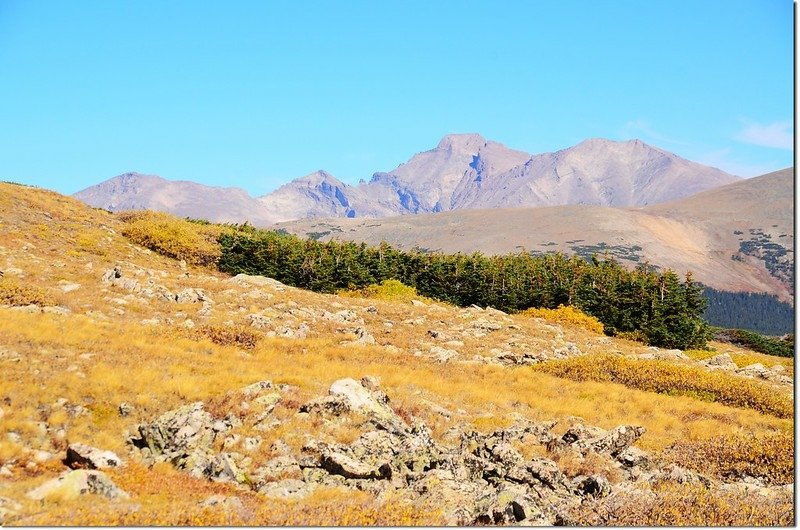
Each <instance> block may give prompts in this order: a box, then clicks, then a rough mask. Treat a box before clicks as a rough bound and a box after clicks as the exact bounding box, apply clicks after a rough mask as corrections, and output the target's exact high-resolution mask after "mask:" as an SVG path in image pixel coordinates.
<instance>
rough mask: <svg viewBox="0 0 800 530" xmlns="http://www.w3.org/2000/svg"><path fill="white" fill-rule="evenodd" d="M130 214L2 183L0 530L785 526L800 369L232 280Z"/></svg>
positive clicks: (194, 241) (589, 332)
mask: <svg viewBox="0 0 800 530" xmlns="http://www.w3.org/2000/svg"><path fill="white" fill-rule="evenodd" d="M137 219H138V220H140V221H141V219H142V218H141V217H137V216H135V215H134V216H131V215H115V214H110V213H108V212H106V211H103V210H95V209H91V208H89V207H87V206H85V205H83V204H81V203H80V202H78V201H77V200H74V199H71V198H68V197H64V196H61V195H58V194H55V193H52V192H48V191H45V190H39V189H34V188H29V187H25V186H18V185H13V184H0V270H1V271H2V272H3V275H2V278H0V317H1V318H0V369H1V370H2V373H3V377H2V378H1V379H0V400H2V403H0V407H1V408H0V417H1V418H2V425H3V430H2V433H0V476H2V481H0V519H1V520H2V524H4V525H8V526H13V525H25V526H30V525H65V524H71V525H441V524H546V525H553V524H568V525H619V524H625V525H637V526H643V525H740V526H748V525H790V524H792V523H793V521H794V507H793V503H792V491H793V475H794V449H793V434H792V433H793V427H794V420H793V376H794V373H793V362H792V359H789V358H783V357H773V356H770V355H765V354H762V353H757V352H755V351H752V350H748V349H745V348H742V347H740V346H735V345H733V344H731V343H721V342H715V341H711V342H709V347H710V349H708V350H677V349H662V348H659V347H654V346H648V345H646V344H644V343H641V342H636V341H631V340H626V339H622V338H619V337H609V336H606V335H604V334H603V333H602V331H603V330H602V328H603V325H602V323H600V322H599V321H598V320H597V319H596V318H594V317H592V316H590V315H587V314H585V313H584V312H582V311H580V310H578V309H576V308H574V307H570V306H562V307H560V308H559V307H555V308H550V309H532V310H529V311H524V312H521V313H517V314H509V313H505V312H503V311H500V310H498V309H494V308H491V307H479V306H468V307H457V306H454V305H450V304H447V303H442V302H438V301H435V300H432V299H430V298H425V297H424V296H421V295H419V294H418V293H416V292H415V290H414V289H413V288H412V287H409V286H405V285H402V284H400V283H399V282H396V281H392V280H387V281H384V282H382V283H381V284H375V285H368V286H366V287H364V288H362V289H358V290H355V291H348V290H345V291H340V292H339V293H335V294H322V293H315V292H311V291H306V290H302V289H299V288H294V287H290V286H287V285H285V284H283V283H281V282H279V281H277V280H275V279H273V278H269V277H265V276H259V275H248V274H237V275H235V276H231V275H230V274H226V273H222V272H220V271H219V270H218V269H217V268H216V266H215V263H217V262H218V261H219V259H220V256H221V254H220V245H219V243H218V241H217V239H218V238H219V228H218V227H214V226H212V225H204V224H200V223H192V222H188V221H184V220H180V219H177V218H162V219H161V220H159V222H158V223H152V222H151V223H147V224H142V223H139V224H137ZM137 241H138V243H137ZM142 243H144V244H147V245H148V246H150V247H153V248H159V249H161V252H163V254H162V253H157V252H154V251H152V250H149V249H148V248H145V246H143V245H142ZM168 255H172V256H175V257H168ZM176 258H177V259H176Z"/></svg>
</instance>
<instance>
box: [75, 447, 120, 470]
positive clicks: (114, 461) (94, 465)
mask: <svg viewBox="0 0 800 530" xmlns="http://www.w3.org/2000/svg"><path fill="white" fill-rule="evenodd" d="M64 463H65V464H66V465H67V466H68V467H70V468H72V469H106V468H110V467H119V466H121V465H122V459H120V457H118V456H117V455H116V454H114V453H112V452H111V451H104V450H102V449H97V448H96V447H91V446H89V445H84V444H80V443H73V444H70V445H69V447H67V457H66V459H65V460H64Z"/></svg>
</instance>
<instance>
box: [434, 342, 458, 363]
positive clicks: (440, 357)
mask: <svg viewBox="0 0 800 530" xmlns="http://www.w3.org/2000/svg"><path fill="white" fill-rule="evenodd" d="M431 357H433V360H435V361H436V362H437V363H446V362H447V361H449V360H450V359H452V358H453V357H458V352H457V351H455V350H449V349H447V348H442V347H441V346H431Z"/></svg>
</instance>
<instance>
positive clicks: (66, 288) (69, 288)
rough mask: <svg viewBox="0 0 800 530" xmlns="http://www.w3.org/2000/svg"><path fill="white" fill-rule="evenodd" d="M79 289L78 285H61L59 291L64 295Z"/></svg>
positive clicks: (79, 285)
mask: <svg viewBox="0 0 800 530" xmlns="http://www.w3.org/2000/svg"><path fill="white" fill-rule="evenodd" d="M80 288H81V284H79V283H64V284H62V285H61V290H62V291H63V292H65V293H71V292H72V291H77V290H78V289H80Z"/></svg>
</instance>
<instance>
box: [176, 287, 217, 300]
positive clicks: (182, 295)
mask: <svg viewBox="0 0 800 530" xmlns="http://www.w3.org/2000/svg"><path fill="white" fill-rule="evenodd" d="M175 302H176V303H178V304H189V303H197V302H211V299H210V298H209V297H208V295H207V294H206V293H205V291H203V290H202V289H193V288H188V289H184V290H183V291H180V292H179V293H178V294H176V295H175Z"/></svg>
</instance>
